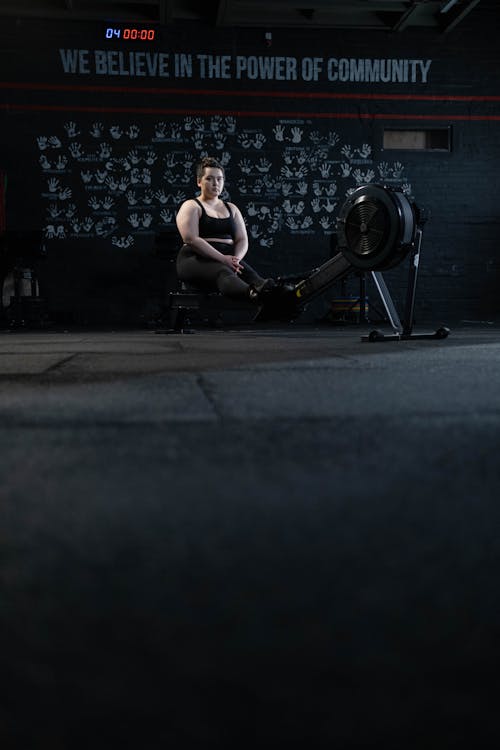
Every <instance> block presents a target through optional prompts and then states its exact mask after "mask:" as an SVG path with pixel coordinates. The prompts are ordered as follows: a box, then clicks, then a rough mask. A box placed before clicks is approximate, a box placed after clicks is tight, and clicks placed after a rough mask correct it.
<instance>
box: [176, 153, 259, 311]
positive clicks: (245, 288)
mask: <svg viewBox="0 0 500 750" xmlns="http://www.w3.org/2000/svg"><path fill="white" fill-rule="evenodd" d="M196 177H197V184H198V187H199V188H200V195H199V197H198V198H190V199H188V200H187V201H184V203H183V204H182V205H181V207H180V209H179V212H178V214H177V219H176V222H177V229H178V230H179V233H180V235H181V237H182V240H183V242H184V244H183V246H182V247H181V249H180V252H179V255H178V256H177V275H178V277H179V278H180V279H181V281H187V282H190V283H192V284H194V285H195V286H199V287H202V288H215V289H218V290H219V291H220V292H222V293H223V294H225V295H227V296H228V297H246V298H247V299H250V300H253V301H255V302H259V301H261V298H262V294H263V292H264V291H265V290H266V289H269V288H270V287H272V286H273V285H274V282H273V281H272V280H271V279H263V278H262V277H261V276H259V274H258V273H257V272H256V271H254V269H253V268H252V267H251V266H249V265H248V263H245V262H243V258H244V257H245V255H246V253H247V250H248V236H247V230H246V227H245V222H244V221H243V217H242V215H241V212H240V211H239V209H238V208H237V207H236V206H235V205H234V203H226V201H223V200H222V199H221V198H220V196H221V194H222V192H223V190H224V177H225V175H224V168H223V167H222V165H221V164H220V162H218V161H217V159H213V158H211V157H205V158H204V159H202V160H201V162H200V163H199V164H198V167H197V170H196Z"/></svg>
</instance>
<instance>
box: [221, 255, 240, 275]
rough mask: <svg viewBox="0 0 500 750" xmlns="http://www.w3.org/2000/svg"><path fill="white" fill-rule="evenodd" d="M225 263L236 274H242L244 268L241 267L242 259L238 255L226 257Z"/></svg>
mask: <svg viewBox="0 0 500 750" xmlns="http://www.w3.org/2000/svg"><path fill="white" fill-rule="evenodd" d="M223 258H224V263H225V264H226V265H227V266H229V268H231V269H232V270H233V271H234V272H235V273H241V272H242V271H243V266H242V265H240V259H239V258H238V257H237V256H236V255H224V256H223Z"/></svg>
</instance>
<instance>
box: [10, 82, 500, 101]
mask: <svg viewBox="0 0 500 750" xmlns="http://www.w3.org/2000/svg"><path fill="white" fill-rule="evenodd" d="M0 89H11V90H12V89H13V90H16V89H17V90H20V91H21V90H22V91H26V90H30V91H75V92H84V91H86V92H92V93H96V92H101V93H124V94H133V93H135V94H137V93H139V94H152V95H158V96H166V95H176V96H225V97H227V96H231V97H240V98H241V97H244V98H269V97H270V98H272V99H276V98H278V99H333V100H335V99H339V100H342V99H354V100H363V101H377V100H378V101H415V102H417V101H418V102H421V101H429V102H500V96H497V95H491V96H490V95H485V96H481V95H478V96H460V95H455V94H442V95H440V94H383V93H381V94H363V93H360V94H353V93H341V92H326V91H323V92H319V91H311V92H305V91H241V90H239V89H236V90H223V89H185V88H184V89H180V88H158V87H153V88H151V87H149V88H148V87H143V86H140V87H139V86H99V85H94V84H92V85H88V86H87V85H86V86H84V85H80V86H78V85H74V84H58V83H53V84H52V83H13V82H10V81H0Z"/></svg>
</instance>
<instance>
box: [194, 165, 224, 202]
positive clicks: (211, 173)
mask: <svg viewBox="0 0 500 750" xmlns="http://www.w3.org/2000/svg"><path fill="white" fill-rule="evenodd" d="M198 187H199V188H200V190H201V194H202V196H203V197H204V198H218V197H219V195H220V194H221V193H222V191H223V190H224V175H223V173H222V169H219V168H218V167H205V169H204V170H203V175H202V176H201V178H200V179H199V180H198Z"/></svg>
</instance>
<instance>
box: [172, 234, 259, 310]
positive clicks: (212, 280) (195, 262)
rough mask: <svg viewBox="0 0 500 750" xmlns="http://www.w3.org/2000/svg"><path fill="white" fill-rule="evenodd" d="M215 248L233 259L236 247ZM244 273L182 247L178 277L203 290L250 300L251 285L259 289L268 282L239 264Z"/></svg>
mask: <svg viewBox="0 0 500 750" xmlns="http://www.w3.org/2000/svg"><path fill="white" fill-rule="evenodd" d="M210 244H211V245H212V247H215V249H216V250H219V251H220V252H221V253H223V254H224V255H232V254H233V253H232V250H233V246H232V245H228V244H226V243H224V242H211V243H210ZM240 265H241V266H242V267H243V270H242V271H241V273H236V272H235V271H233V270H232V269H231V268H229V266H226V265H225V264H224V263H220V262H219V261H218V260H213V259H212V258H206V257H205V256H203V255H198V253H196V252H195V251H194V250H193V249H192V247H191V246H190V245H183V246H182V247H181V249H180V251H179V254H178V256H177V276H178V277H179V279H180V280H181V281H186V282H188V283H190V284H193V285H194V286H197V287H200V288H201V289H218V291H219V292H222V294H225V295H227V296H228V297H248V288H249V286H250V284H252V285H253V286H255V287H256V288H257V289H258V288H259V287H261V286H262V285H263V284H264V281H265V279H263V278H262V276H259V274H258V273H257V271H255V270H254V269H253V268H252V266H249V265H248V263H245V261H240Z"/></svg>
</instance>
